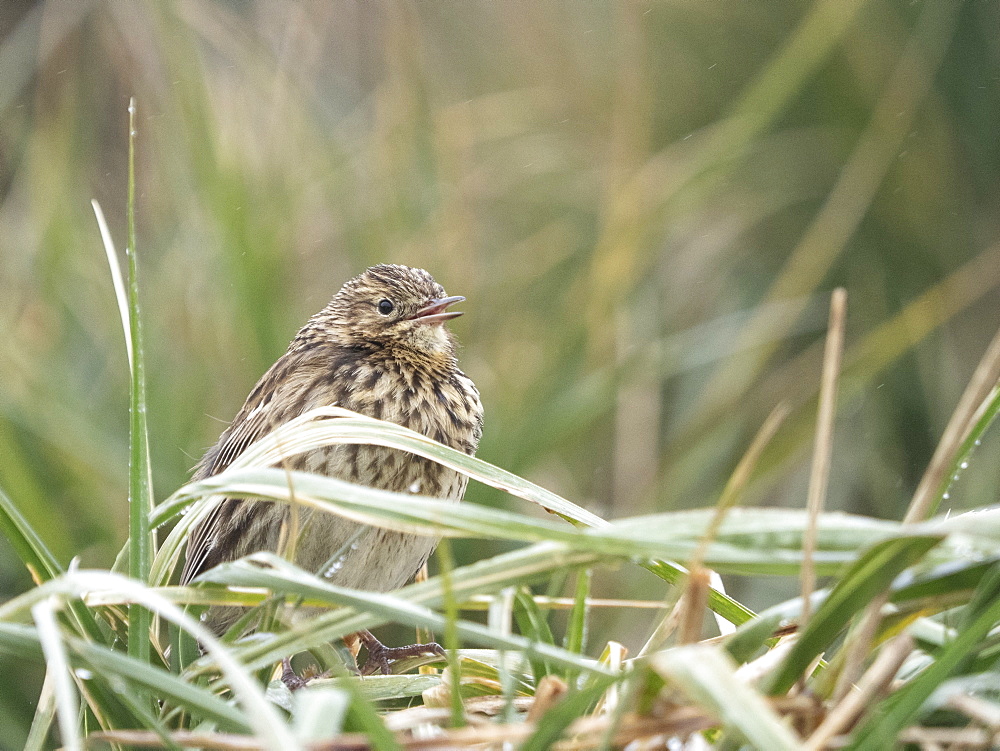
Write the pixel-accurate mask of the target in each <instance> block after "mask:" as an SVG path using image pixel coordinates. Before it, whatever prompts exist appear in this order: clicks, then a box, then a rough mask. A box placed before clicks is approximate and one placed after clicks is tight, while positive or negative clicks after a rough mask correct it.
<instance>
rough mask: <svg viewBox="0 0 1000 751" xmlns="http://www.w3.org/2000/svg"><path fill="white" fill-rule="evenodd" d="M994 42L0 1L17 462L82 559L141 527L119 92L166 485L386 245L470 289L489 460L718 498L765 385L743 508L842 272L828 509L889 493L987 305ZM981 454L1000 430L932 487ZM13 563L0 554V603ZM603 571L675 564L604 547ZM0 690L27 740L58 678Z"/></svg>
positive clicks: (809, 421) (969, 357) (533, 14)
mask: <svg viewBox="0 0 1000 751" xmlns="http://www.w3.org/2000/svg"><path fill="white" fill-rule="evenodd" d="M998 30H1000V4H998V3H995V2H971V1H970V2H965V3H962V2H951V1H950V0H948V1H945V0H943V1H942V2H926V1H925V2H916V3H914V2H909V0H867V1H865V0H809V1H806V0H802V1H799V0H789V1H788V2H784V3H745V2H741V1H739V0H718V1H716V2H712V3H705V2H701V1H700V0H672V1H667V0H623V1H622V2H615V3H607V2H603V3H602V2H589V1H578V2H572V3H570V2H558V1H556V0H545V1H544V2H530V1H529V0H503V1H502V2H480V1H478V0H477V1H475V2H471V1H470V2H458V1H456V0H450V1H447V2H446V1H444V0H419V1H417V0H414V1H412V2H402V1H400V2H395V1H392V2H390V1H388V0H387V1H386V2H371V3H369V2H360V1H357V0H351V1H347V0H336V1H334V2H324V1H323V0H314V1H312V2H288V1H286V0H255V1H252V2H226V1H223V0H191V1H189V2H171V3H141V2H98V1H96V0H94V1H86V0H46V1H38V2H30V1H22V0H6V1H5V2H4V3H3V4H2V5H0V289H2V290H3V294H2V295H0V327H2V328H0V331H2V337H0V487H3V489H4V490H5V491H6V492H7V493H8V494H9V495H10V496H11V497H12V498H13V499H14V500H15V501H16V503H17V504H18V505H19V506H20V508H21V509H22V510H23V512H24V514H25V515H26V516H27V517H28V518H29V520H30V521H31V522H32V523H33V524H34V525H36V526H37V527H38V528H39V529H41V530H44V533H45V535H46V536H47V540H48V542H49V543H50V544H51V545H52V547H53V548H54V550H55V551H56V552H57V553H58V554H59V555H61V556H62V558H63V559H64V560H67V561H68V560H69V559H70V558H72V557H75V556H76V557H79V560H80V563H81V565H83V566H105V567H106V566H109V565H110V564H111V562H112V561H113V559H114V556H115V554H116V553H117V551H118V550H119V549H120V547H121V545H122V544H123V541H124V539H125V536H126V534H127V509H126V497H127V496H126V491H127V485H126V473H127V462H128V453H127V435H128V433H127V428H128V422H127V403H128V401H127V400H128V381H127V372H126V363H125V353H124V346H123V343H122V333H121V323H120V320H119V318H118V313H117V309H116V304H115V298H114V293H113V290H112V285H111V279H110V276H109V274H108V271H107V263H106V261H105V259H104V255H103V250H102V247H101V243H100V238H99V235H98V231H97V227H96V223H95V221H94V218H93V214H92V212H91V208H90V199H91V198H96V199H98V200H99V201H100V202H101V204H102V206H103V207H104V210H105V212H106V213H107V214H108V218H109V222H110V224H111V227H112V232H113V233H114V235H115V237H116V240H117V241H118V243H119V250H120V251H123V250H124V248H123V240H124V234H125V232H124V230H125V223H124V206H125V184H126V183H125V167H126V164H125V158H126V136H127V133H126V127H127V125H126V124H127V117H126V107H127V103H128V97H129V96H130V95H135V96H136V98H137V101H138V108H139V115H138V123H139V141H138V143H139V146H138V148H139V153H138V164H137V171H138V180H139V193H138V225H139V227H138V230H139V250H140V283H141V289H142V304H143V306H144V307H143V313H144V326H145V341H146V348H147V358H148V359H147V375H148V378H149V383H148V392H149V400H150V414H149V418H150V426H151V447H152V464H153V472H154V482H155V487H156V495H157V497H158V498H163V497H165V496H166V495H168V494H169V493H170V492H171V491H172V490H174V489H175V488H176V487H177V486H179V485H181V484H182V483H183V482H184V480H185V479H186V478H187V476H188V472H189V469H190V467H191V466H192V465H193V464H194V463H195V462H196V460H197V459H198V457H199V456H200V455H201V453H202V451H203V450H204V448H205V447H207V446H209V445H210V444H212V443H213V442H214V441H215V440H216V438H217V436H218V434H219V433H220V431H221V430H222V428H223V425H224V423H225V421H227V420H229V419H231V417H232V416H233V414H235V412H236V410H237V409H238V408H239V406H240V404H241V403H242V401H243V399H244V397H245V396H246V394H247V392H248V391H249V389H250V387H251V386H252V385H253V383H254V381H255V380H256V379H257V377H258V376H259V375H260V374H261V373H262V372H263V370H264V369H266V367H267V366H268V365H269V364H270V363H271V362H273V360H274V359H275V358H276V357H277V356H278V355H279V354H280V353H281V352H282V351H283V350H284V348H285V346H286V345H287V343H288V341H289V339H290V338H291V337H292V335H293V334H294V332H295V331H296V330H297V328H298V327H299V326H300V325H301V324H302V323H303V322H304V321H305V320H306V318H307V317H308V316H309V315H311V314H312V313H313V312H315V311H316V310H318V309H319V308H320V307H322V306H323V305H324V304H325V303H326V301H327V300H328V299H329V298H330V296H331V295H332V294H333V293H334V292H336V290H337V289H338V288H339V286H340V284H341V283H342V282H343V281H345V280H346V279H347V278H349V277H351V276H353V275H355V274H356V273H358V272H360V271H361V270H362V269H363V268H364V267H365V266H368V265H370V264H373V263H377V262H397V263H405V264H409V265H415V266H422V267H424V268H427V269H428V270H430V271H431V273H433V274H434V275H435V277H436V278H437V279H438V280H439V281H440V282H442V284H444V285H445V287H446V289H447V290H448V292H449V293H450V294H462V295H465V296H466V297H468V302H467V303H466V304H465V307H464V309H465V310H466V312H467V315H466V316H465V317H463V318H461V319H459V320H458V321H457V322H455V323H454V324H453V330H454V331H455V333H456V334H457V335H458V337H459V339H460V340H461V342H462V344H463V350H462V353H461V362H462V366H463V368H464V369H465V371H466V372H467V373H468V374H469V375H470V376H471V377H472V378H473V379H474V380H475V381H476V383H477V384H478V385H479V387H480V389H481V391H482V393H483V400H484V403H485V407H486V410H487V423H486V433H485V436H484V438H483V442H482V446H481V450H480V454H479V455H480V456H481V457H482V458H484V459H486V460H488V461H491V462H493V463H496V464H499V465H501V466H503V467H505V468H507V469H509V470H511V471H513V472H516V473H518V474H522V475H524V476H526V477H528V478H529V479H532V480H534V481H536V482H538V483H540V484H542V485H544V486H546V487H548V488H550V489H552V490H554V491H556V492H559V493H561V494H563V495H565V496H566V497H568V498H570V499H571V500H573V501H575V502H577V503H580V504H582V505H584V506H587V507H588V508H590V509H591V510H593V511H595V512H597V513H600V514H602V515H605V516H607V517H619V516H627V515H634V514H639V513H644V512H649V511H654V510H667V509H677V508H687V507H694V506H701V505H706V504H711V503H713V502H714V501H715V499H716V497H717V494H718V492H719V490H720V489H721V487H722V485H723V483H724V482H725V480H726V478H727V476H728V473H729V472H730V471H731V470H732V468H733V466H734V465H735V463H736V461H737V460H738V458H739V456H740V455H741V453H742V452H743V451H744V450H745V448H746V445H747V443H748V441H749V438H750V436H752V434H753V432H754V431H755V430H756V429H757V427H758V426H759V425H760V423H761V422H762V420H763V419H764V417H765V416H766V414H767V413H768V412H769V411H770V410H771V409H772V408H773V407H774V406H775V404H776V403H777V402H778V401H779V400H782V399H784V400H787V401H788V402H789V403H790V404H791V406H792V407H793V413H792V417H791V418H790V419H789V421H788V422H787V423H786V425H785V427H784V428H783V429H782V430H781V432H780V433H779V435H778V438H777V440H776V442H775V443H774V445H773V446H772V447H771V450H770V451H769V453H768V454H767V456H766V459H765V463H764V465H763V466H762V469H761V471H760V472H759V473H758V477H757V479H756V481H755V483H754V484H753V485H752V488H751V492H750V497H749V498H748V499H746V500H747V502H749V503H760V504H769V505H794V506H801V505H804V498H805V484H806V476H807V471H808V456H809V450H810V448H811V431H812V427H813V422H814V417H813V414H814V411H815V401H814V400H815V394H816V391H817V388H818V383H819V365H820V356H821V347H820V345H819V342H820V341H821V337H822V334H823V328H824V326H825V321H826V309H827V300H828V293H829V291H830V290H831V289H832V288H833V287H835V286H837V285H843V286H845V287H847V289H848V292H849V319H848V346H847V352H846V356H845V375H844V379H843V382H842V394H841V403H840V411H839V417H838V422H837V432H836V436H835V445H834V464H833V476H832V479H831V487H830V492H831V499H830V505H831V506H833V507H835V508H842V509H846V510H852V511H857V512H861V513H866V514H872V515H875V516H881V517H887V518H899V517H900V516H901V514H902V510H903V509H904V508H905V504H906V502H907V501H908V500H909V496H910V494H911V493H912V490H913V488H914V486H915V484H916V482H917V480H918V479H919V476H920V473H921V472H922V471H923V468H924V466H925V464H926V462H927V460H928V459H929V457H930V454H931V452H932V450H933V447H934V445H935V443H936V441H937V438H938V436H939V435H940V432H941V430H942V429H943V426H944V423H945V421H946V420H947V418H948V415H949V414H950V412H951V410H952V408H953V406H954V404H955V402H956V401H957V398H958V395H959V394H960V393H961V390H962V388H963V387H964V385H965V382H966V380H967V379H968V377H969V375H970V373H971V371H972V369H973V367H974V365H975V363H976V361H977V360H978V358H979V356H980V354H981V352H982V350H983V348H984V347H985V345H986V343H987V342H988V341H989V339H990V337H991V336H992V335H993V334H994V333H995V331H996V328H997V326H998V325H1000V293H998V287H1000V226H998V212H997V207H998V206H1000V139H998V138H997V134H996V122H997V117H998V115H1000V39H998V36H1000V35H998ZM998 482H1000V441H998V440H997V439H996V437H995V436H994V437H993V438H992V439H991V440H990V441H989V442H988V444H987V445H984V446H983V447H982V449H981V450H980V452H979V453H978V454H977V455H976V461H975V462H974V465H973V467H971V468H970V470H969V471H968V472H966V473H965V474H964V475H963V476H962V477H961V478H960V479H959V481H958V483H957V484H956V487H955V488H954V492H952V494H951V500H952V501H953V503H954V504H955V508H956V509H960V508H966V507H972V506H978V505H984V504H988V503H992V502H995V501H996V498H997V487H998ZM468 498H469V500H470V501H473V502H477V503H498V502H506V501H501V499H500V496H499V495H498V494H496V493H494V492H493V491H490V490H489V489H486V488H482V487H474V488H471V489H470V492H469V495H468ZM456 552H457V554H458V555H459V558H460V561H461V562H465V561H468V560H470V559H472V558H474V557H475V556H478V555H481V554H482V553H483V543H482V542H478V541H477V542H476V544H475V549H474V548H473V547H472V546H468V547H463V546H461V545H459V546H456ZM28 584H29V579H28V577H27V574H26V572H25V571H24V570H23V568H22V567H21V565H20V564H19V562H17V560H16V558H15V557H14V556H13V554H12V552H11V551H10V550H9V548H8V547H6V545H5V544H3V543H0V598H7V597H10V596H11V595H13V594H15V593H17V592H20V591H23V590H24V589H25V588H27V586H28ZM795 586H796V585H795V584H794V583H793V582H775V581H773V580H761V581H751V582H745V581H737V582H732V587H733V589H732V592H733V593H734V594H735V595H736V596H737V597H738V598H739V599H741V600H742V601H744V602H745V603H746V604H747V605H748V606H750V607H753V608H761V607H764V606H766V605H767V604H770V603H771V602H774V601H776V600H778V599H781V598H782V597H784V596H788V595H790V594H791V593H792V591H793V590H794V587H795ZM595 595H597V596H622V597H625V596H636V597H659V596H661V595H662V588H661V587H659V586H657V582H656V580H655V579H653V578H652V577H645V576H633V575H628V576H615V575H614V574H613V573H612V574H607V573H604V574H602V575H601V576H600V577H599V578H598V579H597V581H596V583H595ZM632 620H634V619H632ZM595 624H596V626H595V627H597V628H601V629H604V630H606V633H602V634H600V635H598V636H596V637H595V640H601V639H602V638H603V640H604V641H606V640H607V639H608V638H616V639H618V640H621V641H624V642H625V643H626V644H629V640H630V638H638V635H639V634H641V633H642V632H643V631H644V629H646V628H647V627H648V623H633V622H626V623H621V622H617V621H616V620H615V617H614V616H613V615H607V616H602V618H601V619H598V620H597V621H596V622H595ZM630 646H637V645H630ZM0 681H2V682H3V685H4V686H5V687H7V688H5V690H4V692H3V694H4V698H3V700H0V725H2V726H4V727H7V728H26V727H27V723H30V717H31V713H32V711H33V708H34V695H35V693H36V692H37V690H38V684H39V681H40V673H39V674H38V675H29V674H27V673H26V672H25V671H24V670H23V667H22V666H21V665H17V664H15V663H13V662H11V661H4V662H0ZM11 737H15V735H11ZM5 742H6V741H4V740H0V747H3V744H4V743H5ZM10 747H12V748H13V747H15V746H10Z"/></svg>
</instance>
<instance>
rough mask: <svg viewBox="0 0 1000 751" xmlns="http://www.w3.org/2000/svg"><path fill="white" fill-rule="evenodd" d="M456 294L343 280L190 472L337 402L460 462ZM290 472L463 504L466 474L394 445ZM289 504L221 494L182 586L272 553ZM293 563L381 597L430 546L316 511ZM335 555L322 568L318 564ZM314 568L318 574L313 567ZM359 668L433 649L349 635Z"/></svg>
mask: <svg viewBox="0 0 1000 751" xmlns="http://www.w3.org/2000/svg"><path fill="white" fill-rule="evenodd" d="M464 299H465V298H464V297H448V296H447V295H446V294H445V291H444V288H443V287H442V286H441V285H440V284H438V283H437V282H435V281H434V279H433V278H432V277H431V275H430V274H428V273H427V272H426V271H424V270H423V269H415V268H410V267H407V266H397V265H385V264H384V265H379V266H373V267H371V268H369V269H367V270H366V271H365V272H364V273H362V274H360V275H359V276H357V277H355V278H354V279H351V280H350V281H349V282H347V283H346V284H344V286H343V287H342V288H341V289H340V291H339V292H338V293H337V294H336V295H335V296H334V298H333V299H332V300H331V301H330V303H329V304H328V305H327V306H326V307H325V308H323V310H321V311H320V312H319V313H317V314H316V315H314V316H313V317H312V318H310V319H309V321H308V323H306V325H305V326H303V327H302V329H301V330H300V331H299V332H298V334H297V335H296V336H295V339H293V340H292V343H291V344H290V345H289V347H288V351H287V352H285V354H284V355H282V356H281V357H280V358H279V359H278V361H277V362H275V363H274V365H272V366H271V368H270V369H269V370H268V371H267V372H266V373H265V374H264V376H263V377H262V378H261V379H260V380H259V381H258V382H257V385H256V386H254V388H253V390H252V391H251V392H250V395H249V396H248V397H247V400H246V402H245V403H244V405H243V408H242V409H240V411H239V413H238V414H237V415H236V418H235V419H234V420H233V422H232V424H231V425H230V426H229V427H228V428H227V429H226V430H225V431H224V432H223V433H222V436H221V437H220V438H219V441H218V443H216V444H215V445H214V446H213V447H212V448H210V449H209V450H208V451H207V452H206V454H205V456H204V457H203V458H202V460H201V461H200V462H199V464H198V466H197V467H196V469H195V473H194V478H193V479H194V480H201V479H204V478H206V477H210V476H212V475H215V474H217V473H219V472H221V471H223V470H224V469H225V468H226V467H228V466H229V464H230V463H232V461H233V460H234V459H236V457H238V456H239V455H240V454H241V453H242V452H243V451H244V450H245V449H246V448H247V446H249V445H250V444H251V443H253V442H254V441H256V440H257V439H259V438H260V437H262V436H264V435H266V434H267V433H269V432H271V431H272V430H274V429H275V428H277V427H278V426H280V425H282V424H284V423H286V422H288V421H289V420H291V419H293V418H295V417H297V416H299V415H301V414H303V413H305V412H307V411H308V410H310V409H313V408H316V407H321V406H331V405H337V406H341V407H345V408H347V409H350V410H353V411H355V412H360V413H362V414H365V415H369V416H371V417H375V418H378V419H381V420H387V421H389V422H394V423H397V424H399V425H403V426H405V427H408V428H410V429H412V430H415V431H417V432H420V433H423V434H424V435H426V436H428V437H430V438H433V439H434V440H436V441H439V442H441V443H443V444H445V445H446V446H450V447H452V448H454V449H458V450H459V451H463V452H465V453H467V454H474V453H475V451H476V448H477V446H478V445H479V439H480V436H481V435H482V426H483V408H482V404H481V403H480V401H479V391H478V390H477V389H476V386H475V384H473V382H472V381H471V380H470V379H469V378H468V377H467V376H466V375H465V374H464V373H462V371H461V370H459V368H458V363H457V361H456V358H455V346H456V345H455V339H454V337H453V336H452V334H451V333H450V332H449V331H448V330H447V328H445V323H446V322H447V321H449V320H450V319H452V318H455V317H457V316H459V315H461V313H460V312H458V311H451V310H448V307H449V306H451V305H452V304H454V303H457V302H461V301H463V300H464ZM288 466H290V468H291V469H296V470H304V471H308V472H316V473H319V474H324V475H329V476H330V477H337V478H339V479H342V480H348V481H350V482H355V483H359V484H362V485H368V486H370V487H374V488H380V489H384V490H393V491H397V492H403V493H406V492H410V493H419V494H421V495H427V496H434V497H437V498H447V499H452V500H455V501H458V500H461V498H462V496H463V495H464V494H465V486H466V484H467V482H468V478H467V477H465V476H464V475H461V474H459V473H458V472H455V471H453V470H450V469H447V468H445V467H443V466H441V465H440V464H437V463H436V462H433V461H430V460H428V459H424V458H422V457H418V456H415V455H413V454H410V453H407V452H404V451H399V450H396V449H390V448H384V447H381V446H371V445H342V444H341V445H333V446H328V447H325V448H321V449H317V450H315V451H310V452H307V453H303V454H299V455H298V456H295V457H293V458H291V459H290V460H289V465H288ZM289 514H290V511H289V507H288V506H287V505H285V504H279V503H272V502H266V501H254V500H241V499H235V498H227V499H224V500H223V501H221V502H220V503H218V504H217V505H216V506H215V507H214V508H213V510H212V511H211V512H210V513H209V515H208V516H206V517H205V518H204V519H203V520H202V521H200V522H199V523H198V524H197V525H196V526H195V528H194V529H193V531H192V533H191V535H190V538H189V541H188V548H187V559H186V561H185V564H184V570H183V573H182V574H181V582H182V583H185V584H186V583H188V582H190V581H191V580H192V579H194V578H195V577H196V576H198V575H199V574H201V573H202V572H204V571H207V570H208V569H210V568H212V567H214V566H217V565H218V564H220V563H224V562H227V561H233V560H236V559H238V558H241V557H242V556H245V555H248V554H250V553H254V552H257V551H265V550H266V551H276V550H277V549H278V546H279V537H280V535H281V531H282V528H283V526H285V527H286V528H287V522H288V518H289ZM300 521H301V527H300V528H301V529H302V530H303V534H302V536H301V539H299V540H298V541H297V544H296V545H295V562H296V563H297V564H298V565H299V566H301V567H303V568H305V569H307V570H310V571H313V572H315V573H317V574H319V575H321V576H325V577H327V578H328V580H329V581H330V582H332V583H334V584H338V585H341V586H345V587H352V588H355V589H364V590H369V591H376V592H386V591H389V590H393V589H396V588H397V587H400V586H402V585H403V584H406V583H407V582H408V581H409V580H410V579H411V578H412V577H413V576H414V574H415V573H416V572H417V571H418V570H419V569H420V568H421V567H422V566H423V565H424V563H425V562H426V561H427V558H428V557H429V556H430V554H431V553H432V552H433V551H434V548H435V547H436V546H437V540H436V539H435V538H432V537H426V536H418V535H409V534H402V533H399V532H393V531H390V530H386V529H381V528H377V527H372V526H367V525H362V524H358V523H356V522H352V521H348V520H346V519H344V518H341V517H338V516H335V515H332V514H325V513H318V512H317V513H312V514H310V513H309V512H308V511H303V513H302V514H301V520H300ZM341 550H345V551H346V552H345V553H343V554H342V555H341V556H340V557H339V558H338V559H337V561H336V565H334V566H326V565H325V564H327V563H328V562H329V561H330V559H331V557H332V556H334V554H335V553H337V551H341ZM324 568H325V569H326V570H322V569H324ZM241 614H242V611H241V610H240V609H238V608H233V607H213V608H211V609H210V610H209V611H208V613H207V616H206V621H207V624H208V626H209V627H210V628H211V629H212V630H213V631H214V632H216V633H218V634H221V633H224V632H225V631H226V630H228V629H229V627H230V626H232V625H233V624H234V623H235V621H236V620H237V619H238V618H239V617H240V615H241ZM359 637H360V639H361V642H362V643H364V645H365V646H366V648H367V650H368V658H367V662H366V665H365V669H364V670H363V671H362V672H367V670H369V669H373V668H377V669H380V670H381V671H382V672H389V664H390V663H391V662H392V661H393V660H396V659H399V658H401V657H404V656H410V655H414V654H419V653H423V652H428V651H430V652H438V653H440V652H441V648H440V647H438V646H437V645H436V644H432V645H420V644H416V645H411V646H409V647H398V648H389V647H385V646H384V645H382V644H381V643H380V642H378V640H376V639H375V638H374V637H373V636H372V635H371V634H370V633H367V632H361V633H360V634H359Z"/></svg>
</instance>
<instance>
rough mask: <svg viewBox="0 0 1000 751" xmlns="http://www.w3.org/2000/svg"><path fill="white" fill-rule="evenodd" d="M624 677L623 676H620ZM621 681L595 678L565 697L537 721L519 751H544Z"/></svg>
mask: <svg viewBox="0 0 1000 751" xmlns="http://www.w3.org/2000/svg"><path fill="white" fill-rule="evenodd" d="M622 675H624V674H622ZM619 680H621V676H619V677H618V678H614V677H610V676H600V677H595V679H594V681H593V682H592V683H590V684H589V685H588V686H587V687H586V688H585V689H582V690H580V691H577V692H576V693H574V694H572V695H570V696H568V697H566V698H565V699H563V700H562V701H561V702H559V703H558V704H556V705H555V706H554V707H552V708H551V709H549V711H548V712H546V713H545V715H544V716H543V717H542V719H540V720H539V721H538V726H537V728H536V729H535V732H534V733H532V734H531V736H530V737H529V738H528V739H527V740H526V741H525V742H524V744H523V745H522V746H521V747H520V749H521V751H546V750H547V749H549V748H551V747H552V745H553V744H554V743H555V742H556V741H557V740H559V737H560V736H561V735H562V734H563V732H564V731H565V730H566V728H568V727H569V726H570V725H571V724H572V722H573V721H574V720H575V719H577V718H578V717H582V716H583V715H584V714H586V713H587V712H588V711H589V710H590V708H591V707H593V706H594V704H595V703H596V702H597V701H598V700H599V699H600V698H601V696H602V695H603V694H604V693H605V692H606V691H607V690H608V689H609V688H610V687H611V686H613V685H614V684H615V683H617V682H618V681H619Z"/></svg>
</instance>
